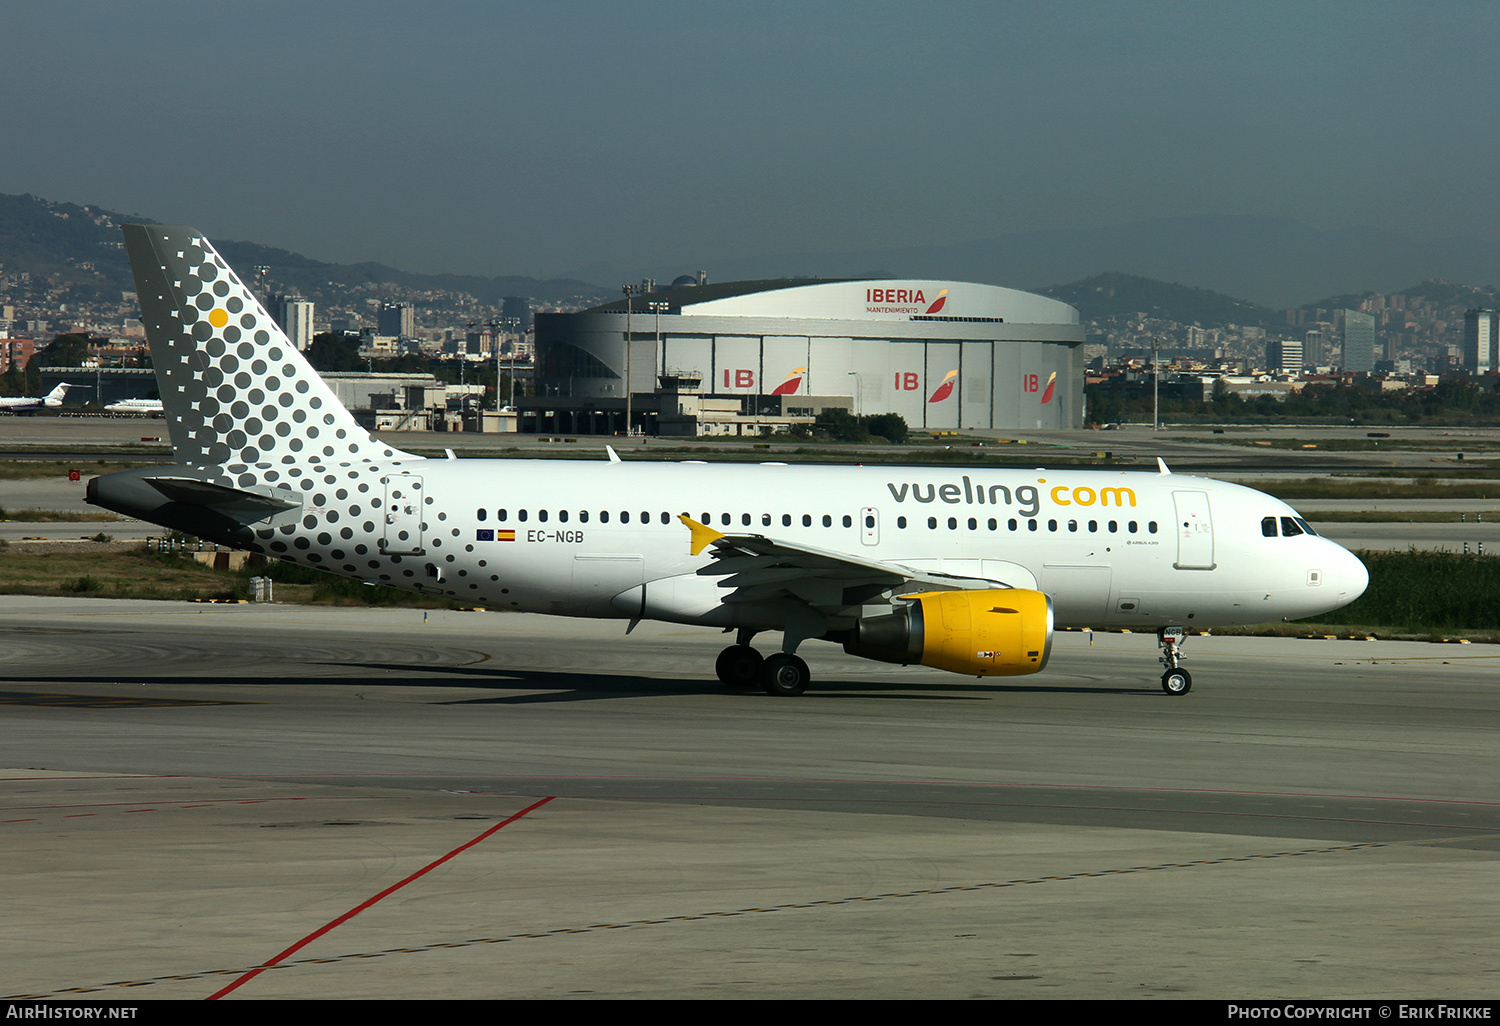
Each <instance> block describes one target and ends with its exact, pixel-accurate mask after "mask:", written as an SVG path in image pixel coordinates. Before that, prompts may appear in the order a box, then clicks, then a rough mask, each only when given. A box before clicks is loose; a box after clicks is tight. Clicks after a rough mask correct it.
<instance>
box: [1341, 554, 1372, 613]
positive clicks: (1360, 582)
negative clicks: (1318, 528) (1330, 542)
mask: <svg viewBox="0 0 1500 1026" xmlns="http://www.w3.org/2000/svg"><path fill="white" fill-rule="evenodd" d="M1334 547H1335V548H1336V549H1338V551H1337V552H1336V553H1334V559H1333V567H1332V576H1333V580H1334V584H1335V586H1336V588H1337V590H1338V596H1339V600H1340V601H1341V602H1344V603H1349V602H1353V601H1354V600H1355V599H1357V598H1359V597H1360V596H1361V595H1363V594H1364V593H1365V589H1366V588H1368V587H1369V586H1370V571H1369V570H1368V569H1366V568H1365V565H1364V564H1363V563H1361V562H1360V561H1359V557H1358V556H1356V555H1355V554H1354V553H1352V552H1350V551H1349V550H1348V549H1346V548H1344V547H1343V546H1342V545H1336V546H1334Z"/></svg>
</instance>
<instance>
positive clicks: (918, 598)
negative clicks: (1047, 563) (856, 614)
mask: <svg viewBox="0 0 1500 1026" xmlns="http://www.w3.org/2000/svg"><path fill="white" fill-rule="evenodd" d="M900 600H903V601H905V602H906V603H907V604H906V605H904V606H901V607H899V608H897V609H896V611H895V612H893V613H887V614H884V615H881V616H866V617H862V618H860V620H859V621H858V622H857V623H856V624H855V626H854V629H853V630H852V631H850V632H849V634H848V636H847V637H846V638H845V639H844V651H845V652H848V653H849V654H850V655H857V656H863V657H864V658H866V659H879V660H881V661H882V662H887V663H901V664H903V665H908V664H911V663H920V664H922V665H923V666H932V667H935V668H937V669H939V670H948V671H949V672H951V673H962V674H968V675H972V676H976V677H1018V676H1021V675H1023V674H1027V673H1036V672H1037V671H1039V670H1041V669H1042V667H1044V666H1046V665H1047V659H1048V657H1049V656H1051V654H1052V599H1050V598H1048V597H1047V596H1046V595H1044V594H1042V593H1041V592H1039V591H1029V590H1026V589H1022V588H1006V589H993V590H985V591H930V592H923V593H921V594H918V595H902V596H900Z"/></svg>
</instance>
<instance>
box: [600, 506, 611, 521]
mask: <svg viewBox="0 0 1500 1026" xmlns="http://www.w3.org/2000/svg"><path fill="white" fill-rule="evenodd" d="M599 523H601V524H607V523H609V510H607V509H601V510H600V511H599Z"/></svg>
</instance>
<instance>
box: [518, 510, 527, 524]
mask: <svg viewBox="0 0 1500 1026" xmlns="http://www.w3.org/2000/svg"><path fill="white" fill-rule="evenodd" d="M527 515H528V514H527V512H526V511H525V510H524V509H523V510H521V512H519V513H517V514H516V519H517V520H519V521H521V523H523V524H524V523H525V522H526V517H527Z"/></svg>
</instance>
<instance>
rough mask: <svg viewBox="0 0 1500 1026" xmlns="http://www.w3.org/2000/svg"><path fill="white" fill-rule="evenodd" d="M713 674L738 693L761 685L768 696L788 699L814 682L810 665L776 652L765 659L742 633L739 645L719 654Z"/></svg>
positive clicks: (792, 656)
mask: <svg viewBox="0 0 1500 1026" xmlns="http://www.w3.org/2000/svg"><path fill="white" fill-rule="evenodd" d="M751 637H753V635H751ZM714 672H715V673H716V674H718V677H719V680H721V681H723V682H724V685H725V686H726V687H731V688H735V689H736V690H739V689H745V688H753V687H756V686H757V685H758V686H759V687H760V688H761V689H762V690H764V691H765V693H766V694H768V695H782V696H786V697H790V696H792V695H800V694H802V692H804V691H806V690H807V685H808V682H809V681H810V680H811V679H812V673H811V672H810V671H809V670H808V668H807V664H806V663H805V662H803V661H802V660H801V659H800V658H798V657H797V656H795V655H792V654H791V653H790V652H777V653H775V654H773V655H769V656H765V657H764V658H762V657H761V654H760V653H759V652H757V651H756V650H755V649H753V648H751V647H750V637H745V636H744V635H743V634H742V635H741V637H740V643H739V644H738V645H730V646H729V647H728V648H726V649H725V650H724V651H722V652H720V653H719V658H718V660H717V661H716V662H715V663H714Z"/></svg>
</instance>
